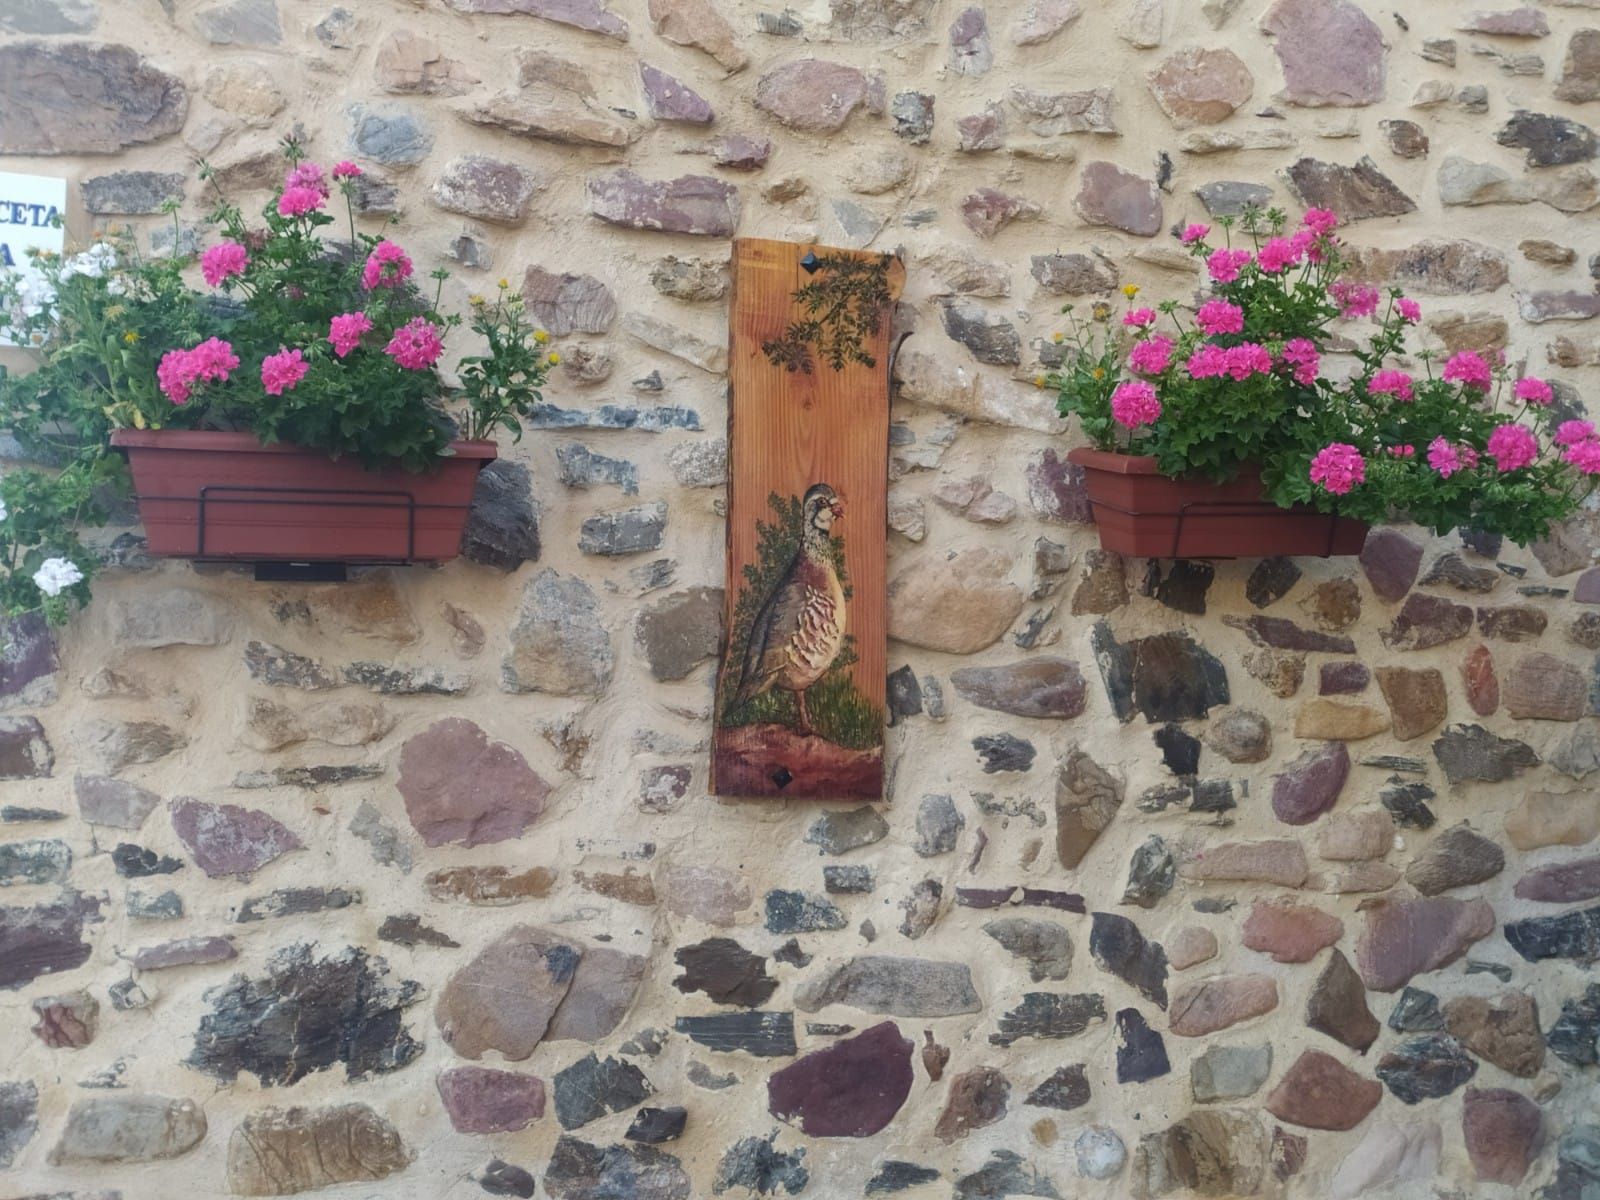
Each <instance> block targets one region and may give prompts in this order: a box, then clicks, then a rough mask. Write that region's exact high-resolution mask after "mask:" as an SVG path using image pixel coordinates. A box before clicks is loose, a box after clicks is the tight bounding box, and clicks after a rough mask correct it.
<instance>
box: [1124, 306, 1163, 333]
mask: <svg viewBox="0 0 1600 1200" xmlns="http://www.w3.org/2000/svg"><path fill="white" fill-rule="evenodd" d="M1122 323H1123V324H1124V325H1126V326H1128V327H1129V328H1130V329H1148V328H1149V327H1150V326H1151V325H1154V324H1155V323H1156V310H1155V309H1153V308H1130V309H1129V310H1128V311H1127V313H1126V315H1124V316H1123V318H1122Z"/></svg>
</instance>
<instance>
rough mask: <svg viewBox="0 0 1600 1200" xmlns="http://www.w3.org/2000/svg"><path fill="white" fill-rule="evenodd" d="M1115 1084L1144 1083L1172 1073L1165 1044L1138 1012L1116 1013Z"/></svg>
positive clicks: (1126, 1010) (1134, 1009)
mask: <svg viewBox="0 0 1600 1200" xmlns="http://www.w3.org/2000/svg"><path fill="white" fill-rule="evenodd" d="M1116 1022H1117V1082H1118V1083H1145V1082H1148V1081H1149V1080H1151V1079H1159V1078H1160V1077H1161V1076H1163V1075H1170V1074H1171V1073H1172V1063H1171V1062H1170V1061H1169V1060H1168V1059H1167V1044H1166V1043H1165V1042H1164V1041H1162V1040H1161V1035H1160V1034H1159V1033H1157V1032H1156V1031H1155V1030H1154V1029H1151V1028H1150V1026H1149V1025H1148V1024H1146V1022H1145V1019H1144V1015H1143V1014H1142V1013H1141V1012H1140V1011H1139V1010H1138V1009H1137V1008H1124V1009H1119V1010H1118V1011H1117V1017H1116Z"/></svg>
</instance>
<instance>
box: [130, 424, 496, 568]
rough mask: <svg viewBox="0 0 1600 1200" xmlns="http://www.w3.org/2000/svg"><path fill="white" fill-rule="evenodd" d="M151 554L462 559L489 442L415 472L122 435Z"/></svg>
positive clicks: (203, 435)
mask: <svg viewBox="0 0 1600 1200" xmlns="http://www.w3.org/2000/svg"><path fill="white" fill-rule="evenodd" d="M111 444H112V445H113V446H114V447H116V448H117V449H118V450H119V451H121V452H122V453H123V454H124V455H126V456H127V459H128V467H129V470H130V472H131V473H132V475H133V488H134V493H135V496H136V498H137V500H138V502H139V516H140V517H141V519H142V520H143V521H144V528H145V535H146V538H147V539H148V548H149V552H150V553H151V554H154V555H159V556H165V557H172V558H194V559H223V560H236V561H246V562H293V563H316V562H343V563H419V562H443V561H445V560H446V559H451V558H455V557H456V555H457V554H458V553H459V552H460V549H461V531H462V529H463V528H464V527H465V526H466V522H467V514H468V510H469V509H470V508H471V505H472V493H473V489H474V488H475V487H476V485H477V479H478V472H479V471H480V470H481V469H482V468H483V467H484V466H485V465H486V464H487V463H489V462H491V461H492V460H493V459H494V458H495V454H496V450H495V445H494V443H493V442H486V441H485V442H452V443H450V449H451V451H452V452H453V453H452V454H451V455H449V456H447V457H443V458H441V459H440V460H439V464H438V466H436V467H434V468H432V469H430V470H427V471H421V472H413V471H407V470H404V469H402V468H401V467H399V466H394V467H386V468H382V469H378V470H369V469H367V468H366V467H365V466H363V465H362V463H361V461H360V460H359V459H357V458H354V457H351V456H348V455H347V456H343V457H340V458H330V457H329V456H328V454H327V452H326V451H321V450H308V449H304V448H302V447H299V446H287V445H283V444H281V443H278V444H274V445H270V446H268V445H263V444H262V443H261V442H260V441H259V440H258V439H257V438H256V436H255V435H254V434H250V433H222V432H212V431H208V430H188V429H177V430H174V429H163V430H140V429H119V430H117V431H115V432H114V433H113V434H112V435H111Z"/></svg>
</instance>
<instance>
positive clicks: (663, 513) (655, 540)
mask: <svg viewBox="0 0 1600 1200" xmlns="http://www.w3.org/2000/svg"><path fill="white" fill-rule="evenodd" d="M666 528H667V506H666V504H664V503H662V502H661V501H657V502H655V503H653V504H640V505H637V506H635V507H633V508H625V509H619V510H618V511H616V512H603V513H597V514H596V515H594V516H592V517H588V518H585V520H584V522H583V524H582V525H581V526H579V528H578V549H579V550H581V551H583V552H584V553H585V554H597V555H601V556H602V557H620V556H625V555H629V554H639V553H642V552H644V551H647V550H657V549H660V547H661V541H662V538H663V537H664V536H665V535H666Z"/></svg>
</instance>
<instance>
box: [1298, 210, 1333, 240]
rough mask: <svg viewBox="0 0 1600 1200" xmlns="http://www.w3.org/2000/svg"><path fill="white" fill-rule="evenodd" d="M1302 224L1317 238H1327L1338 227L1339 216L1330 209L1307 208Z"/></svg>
mask: <svg viewBox="0 0 1600 1200" xmlns="http://www.w3.org/2000/svg"><path fill="white" fill-rule="evenodd" d="M1302 223H1303V224H1304V225H1305V227H1306V228H1307V229H1309V230H1310V231H1311V232H1312V233H1314V234H1316V235H1317V236H1318V237H1327V236H1328V235H1329V234H1330V233H1332V232H1333V231H1334V230H1335V229H1337V228H1338V227H1339V214H1338V213H1336V212H1334V211H1333V209H1331V208H1308V209H1306V215H1305V216H1304V217H1303V218H1302Z"/></svg>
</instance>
